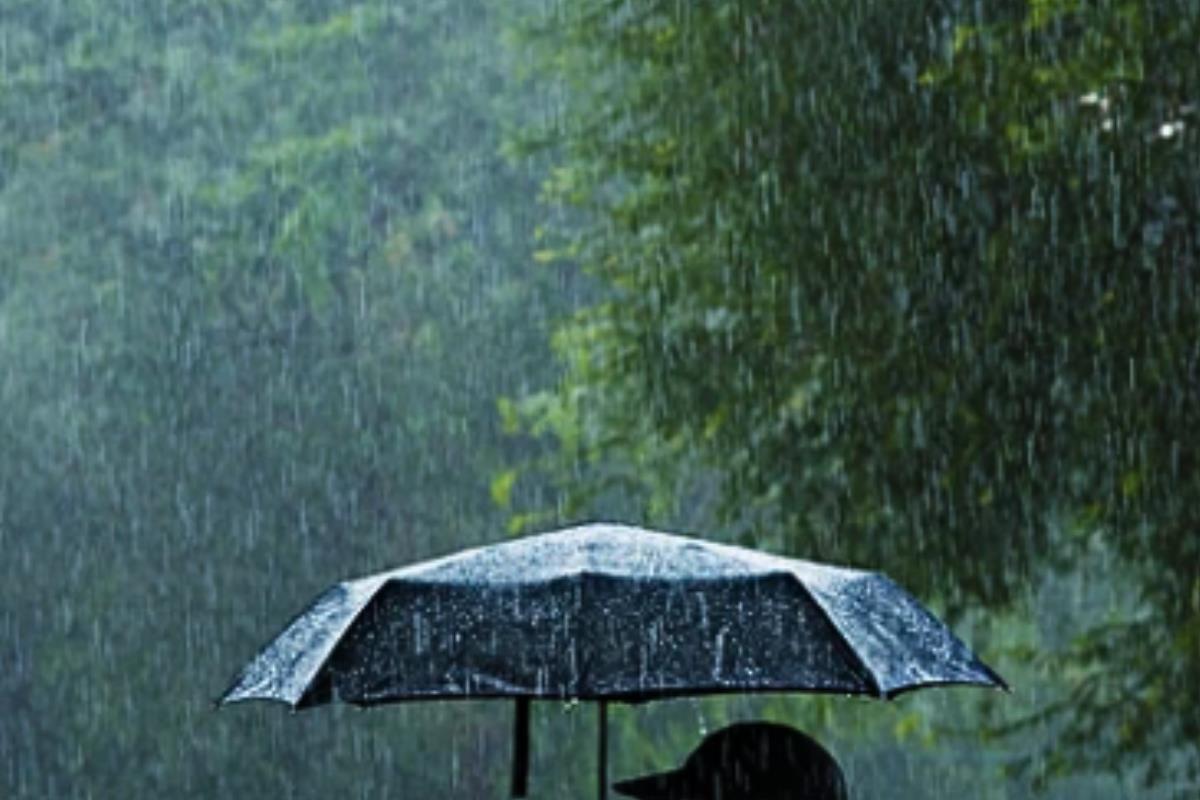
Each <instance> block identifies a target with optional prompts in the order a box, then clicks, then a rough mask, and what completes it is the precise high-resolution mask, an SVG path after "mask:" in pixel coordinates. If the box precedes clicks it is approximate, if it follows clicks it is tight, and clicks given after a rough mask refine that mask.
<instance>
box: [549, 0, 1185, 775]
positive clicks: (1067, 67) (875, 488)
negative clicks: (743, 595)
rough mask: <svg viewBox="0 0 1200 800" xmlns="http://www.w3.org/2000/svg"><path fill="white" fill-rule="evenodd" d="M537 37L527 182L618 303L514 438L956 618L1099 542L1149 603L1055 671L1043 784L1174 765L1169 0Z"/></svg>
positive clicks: (1178, 482)
mask: <svg viewBox="0 0 1200 800" xmlns="http://www.w3.org/2000/svg"><path fill="white" fill-rule="evenodd" d="M546 30H547V31H548V32H549V33H548V35H547V36H546V37H545V39H544V42H545V43H546V44H545V48H546V50H547V52H548V54H549V55H550V57H551V58H552V59H553V63H554V64H555V65H556V66H558V67H560V68H561V69H562V70H564V73H565V74H566V75H567V80H568V81H569V82H570V85H571V87H572V89H573V91H574V93H575V94H574V97H575V98H576V100H577V102H576V103H575V104H574V105H573V106H571V107H570V109H569V110H568V112H567V114H566V115H565V121H564V122H563V124H562V125H561V127H560V128H558V129H555V130H552V131H550V135H549V136H547V138H548V139H550V140H553V135H554V134H561V135H562V136H563V138H564V143H563V144H562V149H561V150H560V151H559V152H560V167H559V170H558V171H557V173H556V175H557V177H556V179H555V180H554V181H553V182H551V183H550V184H549V185H548V187H547V188H548V192H549V194H550V195H551V196H552V197H555V198H557V200H558V201H559V202H560V203H562V204H564V205H567V206H570V207H573V208H576V209H578V211H579V213H580V215H581V216H582V217H583V219H584V220H585V221H584V222H582V223H577V224H574V225H571V226H566V227H563V228H562V229H560V232H559V233H560V243H559V244H558V245H556V247H555V248H554V249H553V252H555V253H557V254H560V255H561V257H562V260H563V262H564V263H568V264H573V263H579V264H581V265H582V266H583V268H584V269H585V270H586V271H588V272H589V273H591V274H592V275H594V276H596V277H597V278H598V279H599V280H600V281H602V282H603V284H604V285H605V286H606V287H607V289H608V290H609V295H608V298H607V300H606V301H605V302H602V303H597V304H595V305H594V306H592V307H591V308H588V309H586V310H584V311H583V312H581V313H580V314H579V315H577V316H576V317H575V318H574V319H573V320H572V321H571V322H570V323H568V325H567V326H566V327H565V329H564V330H563V332H562V333H560V335H559V338H560V341H561V342H562V344H563V347H562V350H563V353H564V356H565V358H564V363H565V364H566V365H567V368H568V378H567V380H566V381H565V384H564V386H563V388H562V389H561V390H560V391H559V392H557V393H554V394H544V395H541V396H538V397H536V398H533V399H531V400H530V401H529V402H528V409H529V412H530V414H531V417H532V420H533V424H535V425H541V426H542V427H543V428H544V429H548V430H557V431H558V432H559V433H560V434H561V433H562V432H563V431H569V432H570V433H571V435H572V436H574V437H575V438H574V439H572V440H571V441H570V444H571V447H572V448H573V449H574V450H575V451H589V450H591V451H597V450H599V451H604V452H605V453H606V457H607V458H608V459H610V460H614V461H618V462H619V461H620V460H621V459H622V458H625V459H627V460H628V459H632V460H634V461H635V462H636V461H637V460H638V459H645V458H647V457H649V456H647V455H646V454H645V450H646V449H647V448H649V449H650V450H651V451H654V452H657V453H659V454H662V453H664V452H666V453H668V454H669V453H670V452H676V453H688V454H693V453H694V454H698V455H699V456H701V457H702V458H703V462H702V463H703V465H704V466H703V467H702V468H700V469H699V470H698V469H697V467H696V465H695V464H693V463H686V464H684V465H683V466H682V467H680V468H679V469H677V470H675V471H674V472H673V473H668V474H667V475H666V476H665V477H663V476H658V477H655V478H653V479H652V480H657V481H660V483H667V484H669V483H670V482H671V481H672V480H677V479H678V478H679V477H680V476H681V475H682V476H684V477H686V476H689V475H695V474H696V473H697V471H699V472H701V473H703V474H705V475H716V476H718V477H719V479H720V481H721V484H722V486H723V491H724V497H725V514H726V517H727V519H730V520H732V521H733V522H734V523H735V524H737V525H739V526H743V527H744V528H746V529H747V530H748V531H749V532H750V535H752V536H753V535H761V534H762V533H763V532H769V531H780V530H781V531H786V532H787V537H788V538H787V541H786V543H785V547H786V548H787V549H790V550H792V551H795V552H800V553H805V554H809V555H817V556H820V557H824V558H831V559H833V558H836V559H843V560H848V561H851V562H856V563H864V564H886V565H887V569H888V571H889V572H891V573H894V574H896V575H897V577H899V578H900V579H901V580H902V581H903V582H904V583H905V584H907V585H910V586H913V587H914V588H916V589H917V590H918V591H920V592H922V593H923V594H927V595H937V596H940V597H942V598H943V599H944V600H945V602H947V603H948V605H949V606H950V607H951V608H952V609H965V608H969V607H972V606H975V605H978V604H984V605H986V606H991V607H1011V606H1012V604H1014V603H1016V602H1018V601H1020V600H1022V598H1023V596H1024V595H1025V594H1026V593H1027V592H1028V587H1029V586H1030V585H1031V583H1032V582H1033V581H1034V580H1035V576H1038V575H1041V574H1044V573H1045V571H1046V570H1062V571H1069V570H1070V569H1072V568H1073V567H1074V565H1076V564H1077V563H1079V561H1080V560H1081V559H1082V558H1083V554H1084V553H1085V551H1086V548H1087V547H1100V548H1103V549H1104V550H1106V551H1109V552H1112V553H1115V554H1117V555H1118V556H1119V559H1120V561H1119V563H1120V564H1121V569H1122V570H1123V571H1125V572H1129V573H1131V574H1133V575H1135V576H1137V577H1138V579H1139V586H1140V590H1141V591H1140V601H1141V603H1142V604H1143V606H1142V608H1143V609H1144V614H1143V615H1140V616H1137V617H1133V618H1125V619H1120V620H1118V621H1116V622H1115V623H1114V624H1113V625H1110V626H1105V627H1103V628H1097V629H1094V630H1092V631H1091V632H1090V633H1089V634H1087V635H1086V636H1082V637H1080V640H1079V642H1078V643H1077V646H1074V647H1068V648H1065V651H1066V652H1064V653H1060V654H1058V656H1061V657H1062V658H1064V659H1066V660H1068V661H1070V663H1071V664H1073V665H1074V666H1075V667H1076V668H1078V669H1079V670H1080V673H1079V674H1081V675H1084V676H1086V677H1084V678H1082V679H1081V682H1080V684H1079V686H1078V688H1077V689H1076V690H1075V691H1074V692H1072V693H1071V694H1070V696H1069V698H1068V700H1067V701H1066V702H1065V703H1064V704H1063V705H1062V707H1061V708H1058V709H1056V710H1057V711H1058V712H1059V713H1060V714H1066V715H1069V718H1070V719H1072V720H1073V721H1074V725H1073V726H1072V728H1071V730H1072V731H1073V733H1071V734H1069V735H1068V736H1066V737H1065V743H1066V744H1067V745H1068V746H1067V747H1065V748H1064V749H1063V750H1062V751H1061V753H1060V754H1059V755H1058V756H1056V758H1055V759H1053V764H1052V769H1053V770H1066V769H1072V768H1086V767H1087V766H1094V765H1100V766H1114V765H1118V766H1121V767H1127V766H1132V767H1135V768H1139V769H1142V770H1143V771H1144V773H1145V775H1146V777H1147V778H1148V779H1149V780H1151V781H1160V780H1161V781H1169V780H1172V779H1174V778H1176V777H1179V776H1183V777H1184V778H1190V779H1192V780H1194V779H1195V778H1196V774H1197V770H1196V764H1197V758H1196V752H1195V750H1194V748H1193V746H1192V745H1190V744H1189V743H1190V742H1195V741H1200V737H1198V736H1197V733H1200V717H1198V716H1197V714H1196V713H1195V711H1194V709H1195V708H1197V707H1198V706H1197V702H1196V701H1197V699H1200V698H1197V696H1196V694H1195V691H1196V688H1197V687H1196V685H1195V681H1194V680H1192V679H1191V677H1190V676H1193V675H1195V674H1196V672H1197V669H1198V668H1200V665H1198V664H1197V661H1196V659H1197V655H1198V654H1200V650H1197V648H1196V647H1195V646H1194V645H1195V636H1194V633H1195V631H1197V630H1200V606H1198V605H1197V602H1196V598H1197V597H1198V596H1200V595H1198V594H1197V592H1198V591H1200V584H1198V583H1197V582H1196V581H1197V578H1196V576H1197V575H1200V549H1198V547H1197V544H1196V542H1197V540H1196V537H1195V536H1194V535H1192V533H1191V531H1194V530H1195V528H1196V525H1197V522H1198V520H1197V518H1196V512H1195V510H1194V509H1195V508H1197V503H1196V499H1197V493H1198V492H1200V475H1198V474H1197V461H1196V455H1195V451H1194V448H1193V447H1192V446H1191V445H1190V444H1189V441H1190V437H1189V433H1190V431H1191V430H1193V429H1194V428H1195V427H1196V424H1197V422H1200V393H1198V392H1197V389H1198V388H1200V387H1198V386H1197V380H1198V377H1197V364H1198V363H1200V351H1198V350H1197V349H1196V346H1195V336H1194V332H1195V330H1197V323H1198V322H1200V319H1198V312H1200V302H1198V301H1200V298H1198V296H1197V289H1196V284H1195V280H1194V273H1195V268H1196V264H1197V258H1196V254H1197V251H1196V244H1197V243H1196V236H1195V227H1196V222H1197V200H1198V199H1200V198H1198V197H1197V186H1200V182H1198V181H1197V175H1198V164H1197V160H1196V155H1195V153H1196V147H1195V146H1194V145H1195V142H1194V137H1195V130H1194V127H1193V126H1192V119H1193V117H1192V116H1191V115H1192V114H1194V109H1195V105H1194V102H1195V100H1194V99H1195V98H1196V97H1200V72H1198V70H1200V59H1198V58H1197V56H1196V54H1195V52H1194V47H1193V45H1194V42H1195V41H1197V35H1198V34H1200V20H1198V18H1197V13H1196V9H1195V7H1194V4H1191V3H1183V2H1180V3H1142V2H1125V3H1121V2H1100V3H1075V2H1065V1H1064V2H1055V1H1054V0H1049V1H1046V2H1043V1H1041V0H1036V1H1035V0H1031V2H1029V3H999V4H989V5H988V7H987V8H986V9H985V8H982V7H976V8H975V9H974V10H971V9H965V8H961V7H959V6H957V5H954V4H945V3H911V2H904V3H901V2H888V0H862V1H861V2H855V3H852V4H849V5H847V4H844V3H843V4H836V5H835V4H824V3H796V2H783V1H782V0H780V1H777V2H776V1H772V0H740V1H738V0H730V1H729V2H715V3H706V4H700V5H697V4H685V5H679V4H675V3H666V2H658V1H657V0H646V1H645V2H636V3H625V4H611V3H604V2H585V3H582V4H577V5H576V6H575V7H573V8H572V9H570V10H564V11H563V12H562V13H561V14H560V15H559V16H558V17H556V18H554V19H552V20H550V21H548V23H547V25H546ZM581 398H582V400H581ZM551 423H554V424H551ZM630 432H636V434H635V435H634V437H632V438H636V439H637V442H638V443H637V444H636V445H634V446H632V447H630V446H628V444H627V441H626V440H627V439H628V438H631V437H630ZM643 432H645V433H643ZM614 444H615V447H613V445H614ZM664 461H665V462H667V463H669V461H670V459H669V458H667V459H664ZM1135 641H1140V642H1142V645H1141V646H1137V647H1134V646H1131V645H1132V643H1133V642H1135ZM1058 656H1056V657H1058ZM1167 698H1171V699H1170V700H1167Z"/></svg>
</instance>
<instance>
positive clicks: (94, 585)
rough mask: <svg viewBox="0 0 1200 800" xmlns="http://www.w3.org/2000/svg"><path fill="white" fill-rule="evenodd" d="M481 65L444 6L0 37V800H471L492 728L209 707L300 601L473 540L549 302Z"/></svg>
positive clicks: (311, 11) (449, 721)
mask: <svg viewBox="0 0 1200 800" xmlns="http://www.w3.org/2000/svg"><path fill="white" fill-rule="evenodd" d="M510 61H511V59H510V56H509V55H508V54H506V52H505V51H504V50H503V49H502V48H501V47H500V19H499V17H498V15H497V12H496V9H495V8H493V7H491V6H490V5H489V4H486V3H480V2H477V1H476V0H431V2H421V3H404V4H397V3H388V2H369V1H368V2H350V1H349V0H345V1H342V0H329V1H328V2H296V3H249V2H239V1H238V0H202V1H199V0H197V1H196V2H190V1H185V0H170V1H169V2H160V1H159V0H154V1H153V2H145V1H144V0H129V1H128V2H121V3H109V4H102V3H95V2H88V0H12V2H6V3H4V8H3V11H2V12H0V408H3V412H2V413H0V550H3V552H4V553H5V554H6V555H5V556H4V557H3V558H0V631H2V632H3V633H2V634H0V662H2V663H3V664H4V668H3V670H0V673H2V674H0V709H3V713H0V787H4V788H0V794H3V795H4V796H6V797H88V796H96V797H99V796H105V797H136V796H170V797H185V796H195V797H218V796H220V797H255V796H264V797H284V796H299V795H300V794H303V795H304V796H332V795H342V794H346V793H347V792H348V791H350V790H349V789H348V788H347V787H355V792H358V791H359V790H361V792H362V794H361V796H368V795H369V796H383V795H384V794H385V793H389V791H388V787H389V786H391V787H393V791H391V792H390V793H392V794H394V787H395V786H401V787H404V789H405V791H407V792H410V793H414V794H416V795H418V796H420V795H428V794H432V793H434V792H437V791H452V792H459V791H462V792H465V793H466V794H470V795H474V796H479V795H480V794H482V793H483V792H484V789H483V788H482V787H485V786H488V785H490V784H489V783H488V781H489V780H490V778H491V777H495V776H496V774H497V773H496V771H495V770H493V769H492V767H493V766H495V767H501V766H502V765H503V764H504V762H505V757H506V756H507V735H508V731H507V722H505V723H504V724H502V725H501V726H500V727H499V728H497V729H494V730H493V728H492V727H490V726H491V725H492V721H499V720H500V719H501V718H499V717H496V718H495V719H494V720H493V718H492V717H488V718H487V719H483V718H480V717H478V716H473V714H472V713H465V714H464V712H461V711H460V712H459V713H458V714H457V715H454V716H448V715H443V716H440V717H436V718H429V719H433V721H435V722H437V725H438V727H437V729H436V731H426V732H425V733H424V734H423V735H422V736H421V737H414V736H412V735H411V734H410V735H406V736H401V735H399V730H400V729H398V728H397V727H396V726H397V724H398V722H397V721H402V720H403V719H404V717H405V713H406V712H397V713H396V714H394V715H391V716H389V717H379V718H375V717H373V718H372V720H371V721H370V722H367V721H363V720H353V721H352V720H350V719H349V718H348V717H346V716H344V715H339V714H338V713H337V712H331V713H330V714H328V715H326V714H321V715H320V716H321V717H322V719H320V720H317V719H315V718H314V719H312V720H311V721H308V720H306V721H305V722H304V723H298V722H296V721H295V720H289V719H286V715H283V714H280V713H278V709H267V710H265V711H264V712H263V713H262V714H258V715H257V716H256V715H255V712H253V711H252V710H247V709H238V710H237V711H230V712H225V713H223V714H220V715H214V714H211V713H210V710H209V703H210V701H211V699H212V698H213V697H215V696H216V695H217V694H218V693H219V692H220V691H221V690H222V689H223V688H224V686H223V685H222V682H223V681H224V680H226V679H227V678H229V677H230V675H231V673H232V671H233V670H234V669H235V668H236V667H238V666H239V665H240V664H241V663H242V662H243V661H244V660H246V659H248V658H249V657H250V656H251V655H252V654H253V652H254V648H255V647H257V646H258V645H259V644H261V643H262V641H263V640H264V639H265V638H266V637H267V636H269V635H270V634H271V633H272V632H273V628H274V626H277V625H281V624H282V623H283V622H284V621H286V619H287V617H288V615H289V614H291V613H294V612H295V611H297V610H298V609H299V607H300V606H301V604H302V603H304V602H306V601H307V600H308V599H309V598H310V597H311V596H312V595H314V594H315V593H316V592H317V591H319V590H321V589H322V588H323V587H324V586H325V585H327V584H328V583H329V582H331V581H333V580H335V579H337V578H340V577H345V576H348V575H352V574H359V573H364V572H368V571H373V570H376V569H380V568H383V567H385V566H389V565H392V564H396V563H399V562H403V561H406V560H410V559H413V558H417V557H421V556H429V555H433V554H437V553H442V552H446V551H448V550H451V549H453V548H455V547H459V546H462V545H464V544H468V543H475V542H478V541H480V540H481V539H482V538H485V537H486V538H491V537H494V535H495V532H496V531H499V530H502V529H503V515H502V513H501V512H500V510H499V509H497V508H496V507H495V506H494V504H493V503H492V500H491V498H490V496H489V482H490V480H491V477H492V475H493V473H494V472H496V471H497V470H499V469H501V467H502V466H503V464H504V463H505V461H506V460H507V459H508V458H510V457H512V455H513V454H514V451H515V450H516V448H517V447H518V444H517V443H515V442H514V441H513V440H511V439H508V438H505V437H504V436H503V434H502V431H501V420H500V419H499V416H498V415H497V414H496V413H495V398H496V397H497V396H500V395H515V394H517V393H519V392H521V391H523V390H524V389H525V388H526V387H528V386H536V385H539V383H540V382H546V381H549V380H550V379H551V374H550V371H549V367H548V365H549V359H548V358H547V356H546V346H545V338H546V332H545V328H546V326H545V324H544V319H545V316H546V315H548V314H549V313H551V310H552V308H551V304H552V303H553V301H554V298H555V297H558V296H562V295H560V294H559V293H558V292H557V290H558V289H559V288H560V287H559V285H558V276H551V275H550V274H549V273H547V271H546V270H544V269H543V268H541V267H537V266H535V265H534V262H533V261H532V259H531V258H530V256H529V248H530V243H531V230H532V224H533V213H534V212H533V206H534V200H535V197H536V191H537V189H536V187H537V182H536V181H535V180H534V179H533V178H532V176H531V175H529V174H527V173H526V169H525V168H524V167H520V168H518V167H514V166H513V165H512V164H511V163H510V162H507V161H505V160H504V159H503V158H501V156H500V154H499V143H500V132H501V128H502V124H503V121H504V120H505V119H506V118H507V117H508V116H510V115H512V114H515V113H517V111H518V108H519V106H518V105H517V103H518V100H517V97H518V92H517V91H516V87H513V86H512V85H511V82H510V81H509V80H508V78H507V77H506V76H507V74H508V72H509V68H510V66H511V64H510ZM522 102H524V101H522ZM530 108H536V105H534V104H533V103H532V101H530ZM551 277H553V278H554V281H553V282H551V280H550V278H551ZM552 290H554V291H553V292H552ZM510 488H511V487H510ZM511 490H512V491H514V492H516V496H518V497H519V496H520V492H521V491H523V488H522V487H521V486H517V487H515V488H511ZM272 712H274V713H272ZM413 713H416V712H413ZM341 720H345V721H344V722H340V721H341ZM389 720H390V722H389ZM471 720H474V721H475V722H474V723H471ZM418 739H419V741H418ZM373 742H374V743H373ZM447 743H455V744H454V745H453V746H450V745H449V744H447ZM422 748H424V749H422ZM458 748H461V750H462V752H463V753H464V755H463V759H464V760H465V761H466V762H467V763H468V764H469V767H465V768H464V769H463V770H462V771H461V772H459V773H455V774H452V773H451V770H450V769H449V764H450V759H451V757H452V756H453V757H454V758H458V757H459V756H458V752H459V749H458ZM389 750H395V754H394V756H393V755H392V754H391V753H389V754H388V755H387V757H386V760H384V757H383V756H381V755H380V753H381V752H384V751H389ZM493 753H495V754H496V757H495V758H492V754H493ZM316 754H320V757H319V758H318V757H316ZM393 757H394V758H395V765H396V766H395V770H394V772H391V771H382V772H381V771H378V770H376V771H373V772H370V773H368V774H361V773H360V772H359V770H362V769H365V768H366V767H369V766H371V765H375V766H380V765H385V766H386V765H391V764H392V763H393V762H392V758H393ZM430 757H432V758H434V759H435V762H434V763H437V764H445V766H446V768H445V769H442V770H438V769H433V768H430V769H422V768H421V767H420V765H421V764H422V763H423V761H422V759H423V758H430ZM480 764H482V766H480ZM468 772H469V773H470V775H469V776H464V773H468Z"/></svg>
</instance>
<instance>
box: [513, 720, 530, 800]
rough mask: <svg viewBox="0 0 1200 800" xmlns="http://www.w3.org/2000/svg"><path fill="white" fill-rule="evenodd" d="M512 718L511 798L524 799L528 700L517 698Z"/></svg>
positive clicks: (526, 776)
mask: <svg viewBox="0 0 1200 800" xmlns="http://www.w3.org/2000/svg"><path fill="white" fill-rule="evenodd" d="M516 712H517V713H516V714H515V715H514V716H513V771H512V796H513V797H525V795H526V792H527V790H528V786H529V698H528V697H518V698H517V708H516Z"/></svg>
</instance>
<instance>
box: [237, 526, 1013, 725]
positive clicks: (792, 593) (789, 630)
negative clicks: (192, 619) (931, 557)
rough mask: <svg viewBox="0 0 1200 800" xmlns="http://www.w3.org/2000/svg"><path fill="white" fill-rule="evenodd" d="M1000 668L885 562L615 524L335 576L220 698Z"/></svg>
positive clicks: (943, 678) (548, 689)
mask: <svg viewBox="0 0 1200 800" xmlns="http://www.w3.org/2000/svg"><path fill="white" fill-rule="evenodd" d="M945 683H974V684H982V685H990V686H1003V685H1004V684H1003V681H1001V680H1000V678H999V677H998V676H996V675H995V673H993V672H992V671H991V670H990V669H988V668H987V667H986V666H985V665H984V664H982V662H980V661H979V660H978V659H976V658H975V656H974V655H972V654H971V652H970V651H969V650H968V649H967V648H966V646H965V645H963V644H962V642H960V641H959V640H958V639H957V638H956V637H954V635H953V634H952V633H951V632H950V631H949V630H948V629H947V628H946V627H945V626H944V625H943V624H942V623H941V622H940V621H938V620H937V619H936V618H935V617H934V616H933V615H932V614H930V613H929V612H927V611H926V610H925V609H924V608H922V607H921V606H920V605H919V604H918V603H917V602H916V601H915V600H913V599H912V597H910V596H909V595H908V594H907V593H906V592H904V591H903V590H902V589H900V588H899V587H898V586H896V584H894V583H893V582H892V581H890V580H888V579H887V578H886V577H884V576H882V575H878V574H876V573H871V572H863V571H860V570H852V569H845V568H840V567H830V566H825V565H821V564H815V563H811V562H805V561H798V560H794V559H787V558H782V557H777V556H771V555H767V554H763V553H759V552H757V551H754V550H748V549H744V548H739V547H731V546H727V545H718V544H714V543H710V542H705V541H702V540H696V539H690V538H686V537H680V536H673V535H668V534H661V533H655V532H652V531H645V530H642V529H638V528H631V527H627V526H619V525H588V526H583V527H579V528H573V529H568V530H566V531H561V532H556V533H551V534H543V535H541V536H534V537H529V538H525V539H518V540H514V541H511V542H505V543H503V544H499V545H493V546H491V547H484V548H478V549H475V550H468V551H464V552H462V553H459V554H456V555H453V556H449V557H446V558H441V559H436V560H434V561H428V562H423V563H420V564H414V565H412V566H409V567H404V568H401V569H398V570H394V571H392V572H388V573H382V574H380V575H376V576H372V577H369V578H364V579H361V580H357V581H347V582H344V583H342V584H338V585H337V586H335V587H333V588H332V589H331V590H329V591H328V592H326V593H325V594H323V595H322V596H321V597H319V598H317V600H316V601H314V603H313V605H312V606H310V608H309V609H308V610H307V611H305V612H304V613H302V614H301V615H300V616H298V617H297V618H296V619H295V620H293V621H292V623H291V624H290V625H289V626H288V627H287V628H286V629H285V630H284V631H283V632H282V633H281V634H280V635H279V636H278V637H277V638H276V639H275V640H274V641H273V642H271V643H270V644H269V645H267V647H266V648H264V649H263V651H262V652H260V653H259V655H258V656H257V657H256V658H255V659H254V660H253V661H252V662H251V663H250V664H249V665H248V666H247V667H246V669H245V670H244V671H243V672H242V674H241V675H240V676H239V677H238V679H237V680H236V681H235V682H234V685H233V686H232V687H231V688H230V689H229V691H228V692H226V694H225V696H224V697H223V698H222V701H223V702H233V701H237V700H247V699H254V698H259V699H273V700H279V701H282V702H286V703H288V704H290V705H292V706H295V707H304V706H309V705H315V704H319V703H322V702H327V701H330V700H333V699H340V700H342V701H344V702H350V703H355V704H364V705H367V704H375V703H384V702H395V701H400V700H409V699H420V698H434V697H437V698H450V697H464V698H466V697H506V696H512V697H561V698H568V697H570V698H581V699H616V700H626V701H639V700H646V699H650V698H655V697H664V696H671V695H679V694H703V693H709V692H728V691H789V690H803V691H828V692H844V693H851V694H870V695H876V696H884V697H890V696H893V695H895V694H897V693H899V692H902V691H905V690H907V689H912V688H917V687H919V686H927V685H935V684H945Z"/></svg>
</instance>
